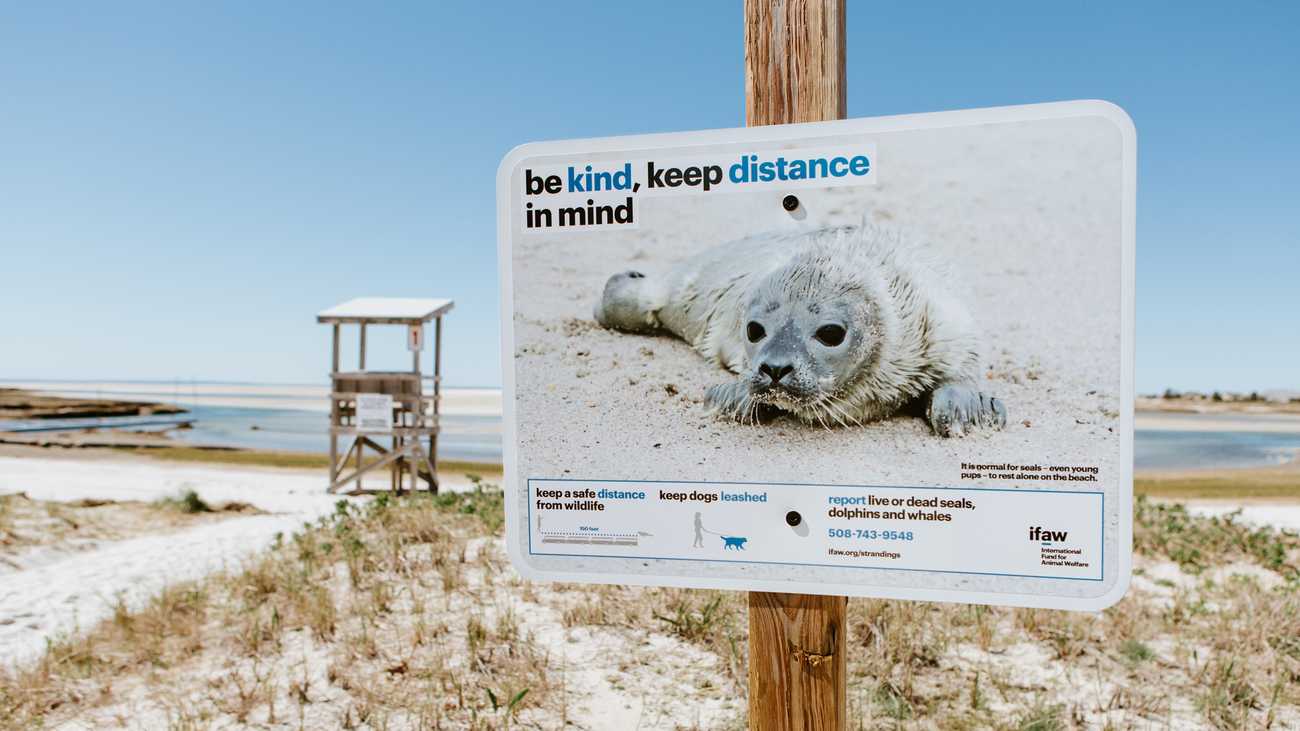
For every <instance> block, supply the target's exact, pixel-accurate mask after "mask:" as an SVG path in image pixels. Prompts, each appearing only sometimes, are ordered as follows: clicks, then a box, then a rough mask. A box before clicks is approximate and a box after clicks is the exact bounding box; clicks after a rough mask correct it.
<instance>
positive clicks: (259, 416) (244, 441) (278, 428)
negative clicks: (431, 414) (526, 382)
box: [169, 406, 501, 462]
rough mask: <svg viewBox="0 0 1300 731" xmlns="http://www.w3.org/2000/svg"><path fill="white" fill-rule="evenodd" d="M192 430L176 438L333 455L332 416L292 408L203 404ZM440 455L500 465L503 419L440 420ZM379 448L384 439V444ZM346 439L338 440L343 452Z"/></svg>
mask: <svg viewBox="0 0 1300 731" xmlns="http://www.w3.org/2000/svg"><path fill="white" fill-rule="evenodd" d="M195 415H196V417H197V418H196V420H195V421H194V422H193V425H194V426H193V428H192V429H177V430H175V431H172V432H169V433H170V434H171V435H172V436H174V437H176V438H178V439H181V440H184V441H190V442H196V443H201V444H217V445H221V446H227V447H251V448H257V449H284V450H292V451H298V452H321V453H326V452H329V446H330V442H329V433H328V429H329V422H330V418H329V414H327V413H324V412H318V411H300V410H294V409H257V408H241V407H231V406H204V407H199V408H198V409H197V410H196V412H195ZM441 418H442V433H441V434H439V435H438V456H439V457H440V458H441V459H445V460H463V461H468V462H500V461H501V417H499V416H459V415H458V416H448V415H445V414H444V415H443V416H442V417H441ZM380 444H383V441H382V440H380ZM347 445H348V441H347V439H345V438H340V439H339V450H340V451H342V450H344V449H347Z"/></svg>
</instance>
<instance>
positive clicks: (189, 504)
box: [149, 490, 216, 515]
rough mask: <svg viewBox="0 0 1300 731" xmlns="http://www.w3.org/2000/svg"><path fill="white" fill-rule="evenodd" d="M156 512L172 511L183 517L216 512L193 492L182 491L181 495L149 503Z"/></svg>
mask: <svg viewBox="0 0 1300 731" xmlns="http://www.w3.org/2000/svg"><path fill="white" fill-rule="evenodd" d="M149 507H151V508H154V509H156V510H171V511H174V512H177V513H180V514H181V515H194V514H195V513H212V512H216V511H214V510H213V509H212V506H211V505H208V504H207V503H206V502H204V501H203V498H201V497H199V494H198V493H197V492H195V491H193V490H182V491H181V493H180V494H179V495H169V496H167V497H165V498H160V499H158V500H155V501H153V502H151V503H149Z"/></svg>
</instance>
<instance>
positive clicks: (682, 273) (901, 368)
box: [594, 224, 1007, 437]
mask: <svg viewBox="0 0 1300 731" xmlns="http://www.w3.org/2000/svg"><path fill="white" fill-rule="evenodd" d="M948 279H949V278H948V275H947V272H946V270H945V269H944V268H942V267H939V266H937V265H936V264H934V263H933V262H931V261H930V260H929V258H928V257H927V256H926V255H925V254H924V253H923V252H921V251H919V250H917V249H914V248H912V247H911V246H909V245H907V244H906V243H905V242H904V241H902V240H901V239H900V238H899V237H898V236H896V235H895V234H892V233H891V232H889V231H887V230H885V229H883V228H880V227H878V226H875V225H868V224H864V225H861V226H846V227H837V228H822V229H816V230H811V231H809V230H794V231H773V232H769V233H763V234H758V235H756V236H751V237H748V238H744V239H740V240H739V241H733V242H731V243H727V244H722V245H720V246H716V247H714V248H712V249H708V250H706V251H704V252H702V253H700V254H698V255H697V256H695V257H693V258H692V259H690V260H689V261H687V262H686V263H684V264H682V265H681V266H679V267H677V268H676V269H673V270H672V271H671V272H668V273H667V274H665V275H663V276H660V277H651V276H647V275H645V274H642V273H641V272H637V271H628V272H623V273H620V274H615V275H614V276H612V277H610V278H609V281H608V282H606V284H605V290H604V295H603V296H602V298H601V300H600V302H599V303H597V305H596V307H595V313H594V314H595V317H596V320H597V321H598V322H599V323H600V324H601V325H602V326H604V327H606V328H612V329H616V330H622V331H625V332H633V333H645V334H653V333H656V332H659V331H663V330H667V331H668V332H670V333H672V334H674V335H677V336H678V337H680V338H682V339H683V340H685V341H686V342H688V343H690V345H691V347H692V348H694V349H695V351H696V352H698V353H699V354H700V355H701V356H703V357H704V358H705V359H706V360H708V361H710V362H712V363H714V364H716V365H718V366H720V367H723V368H726V369H728V370H730V371H732V372H734V373H737V374H739V375H740V376H741V377H740V378H738V379H736V380H733V381H730V382H727V383H719V384H715V385H712V386H710V387H709V388H708V391H707V392H706V394H705V405H706V407H707V408H709V409H710V410H711V411H713V412H714V413H716V414H718V415H719V416H720V417H724V418H730V419H735V420H737V421H741V422H754V421H757V419H758V418H759V416H760V410H761V409H770V408H775V409H779V410H781V411H785V412H788V413H790V414H793V415H794V416H796V417H798V418H800V419H802V420H804V421H807V422H809V423H818V424H821V425H823V426H829V425H831V424H840V425H848V424H861V423H862V422H866V421H873V420H877V419H883V418H886V417H888V416H891V415H892V414H894V413H895V412H897V411H898V410H899V409H900V408H901V407H903V406H904V405H905V404H907V403H909V402H913V401H917V400H919V401H920V402H921V404H922V405H923V407H924V409H925V417H926V420H927V421H928V422H929V424H930V427H931V428H932V429H933V430H934V433H935V434H938V435H939V436H943V437H951V436H961V435H963V434H965V433H967V432H968V431H971V430H973V429H977V428H994V429H1001V428H1002V427H1003V426H1004V425H1005V424H1006V421H1007V409H1006V406H1005V405H1004V404H1003V403H1002V402H1001V401H1000V400H999V399H997V398H994V397H992V396H989V395H988V394H984V393H981V392H980V390H979V379H980V358H979V350H980V349H979V337H978V335H977V334H976V330H975V328H974V325H973V322H972V320H971V317H970V315H969V314H968V313H967V312H966V309H965V308H964V307H963V306H962V305H961V303H959V302H958V301H957V300H956V299H955V298H954V297H953V296H952V294H951V291H952V287H951V285H950V283H949V281H948Z"/></svg>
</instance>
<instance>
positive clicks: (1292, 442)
mask: <svg viewBox="0 0 1300 731" xmlns="http://www.w3.org/2000/svg"><path fill="white" fill-rule="evenodd" d="M198 416H199V418H198V420H197V421H196V422H195V423H194V428H193V429H183V430H178V431H175V432H172V433H173V434H174V435H176V436H177V437H179V438H180V439H184V440H188V441H194V442H202V443H205V444H221V445H226V446H232V447H255V448H261V449H287V450H295V451H306V452H327V451H328V450H329V436H328V434H327V433H326V429H327V428H328V426H329V415H328V414H324V413H319V412H312V411H296V410H290V409H255V408H233V407H216V406H213V407H201V408H200V409H199V411H198ZM442 427H443V431H442V434H441V435H440V436H439V438H438V452H439V454H440V455H441V457H442V458H443V459H448V460H466V461H473V462H500V461H501V456H502V450H501V418H500V417H498V416H448V415H443V417H442ZM1133 442H1134V460H1133V462H1134V464H1133V466H1134V468H1135V469H1138V470H1178V469H1188V470H1191V469H1213V468H1221V467H1251V466H1259V465H1267V464H1278V463H1282V462H1290V461H1293V460H1295V459H1297V458H1300V433H1286V432H1242V431H1161V430H1147V429H1139V430H1137V431H1136V432H1135V433H1134V439H1133ZM345 447H346V442H344V443H343V444H341V445H340V449H342V448H345Z"/></svg>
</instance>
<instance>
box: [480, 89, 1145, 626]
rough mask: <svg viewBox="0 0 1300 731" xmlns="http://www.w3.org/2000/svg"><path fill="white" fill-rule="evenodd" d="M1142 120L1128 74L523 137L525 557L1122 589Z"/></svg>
mask: <svg viewBox="0 0 1300 731" xmlns="http://www.w3.org/2000/svg"><path fill="white" fill-rule="evenodd" d="M1134 144H1135V135H1134V131H1133V127H1132V123H1131V121H1130V120H1129V118H1128V117H1127V115H1125V114H1124V112H1123V111H1122V110H1120V109H1118V108H1117V107H1115V106H1113V105H1111V104H1108V103H1105V102H1064V103H1057V104H1044V105H1032V106H1025V107H1009V108H1003V109H983V110H968V111H961V112H945V113H940V114H927V115H914V116H903V117H889V118H880V119H857V120H843V121H836V122H820V123H813V124H799V125H781V126H771V127H755V128H747V129H734V130H711V131H703V132H690V133H680V134H665V135H649V136H642V137H629V138H613V139H600V140H574V141H567V142H546V143H537V144H530V145H524V146H522V147H520V148H517V149H516V150H514V151H513V152H511V154H510V155H508V156H507V157H506V159H505V160H504V161H503V162H502V164H501V167H500V169H499V173H498V177H497V190H498V240H499V246H500V261H501V298H502V299H501V314H502V320H501V325H502V358H503V361H502V363H503V381H504V384H503V385H504V394H503V411H504V413H503V415H504V419H503V444H504V451H505V483H506V490H507V499H506V518H507V548H508V551H509V554H510V558H511V561H512V562H513V563H514V565H515V566H516V567H517V568H518V569H519V570H520V571H521V572H522V573H523V574H524V575H526V576H528V577H530V578H533V579H542V580H556V581H586V582H607V583H632V584H646V585H663V586H689V587H709V588H727V589H741V590H745V589H747V590H757V591H777V592H789V593H805V594H830V595H857V596H872V597H885V598H899V599H919V600H939V601H962V602H979V603H989V604H1004V605H1018V606H1036V607H1049V608H1059V609H1091V610H1096V609H1101V608H1104V607H1107V606H1110V605H1111V604H1113V603H1115V602H1116V601H1118V600H1119V598H1120V597H1122V596H1123V594H1124V592H1125V590H1126V589H1127V586H1128V583H1129V580H1130V574H1131V561H1132V556H1131V541H1132V460H1133V444H1132V425H1133V422H1132V407H1133V366H1132V363H1133V360H1132V358H1133V325H1132V323H1133V271H1134V231H1135V224H1134V221H1135V219H1134V201H1135V195H1134V183H1135V179H1136V178H1135V164H1134Z"/></svg>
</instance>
